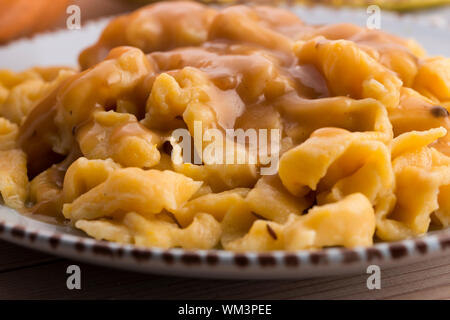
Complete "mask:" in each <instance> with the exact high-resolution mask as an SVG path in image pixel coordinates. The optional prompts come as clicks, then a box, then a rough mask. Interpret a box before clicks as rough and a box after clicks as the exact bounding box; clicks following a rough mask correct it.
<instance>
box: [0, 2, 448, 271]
mask: <svg viewBox="0 0 450 320" xmlns="http://www.w3.org/2000/svg"><path fill="white" fill-rule="evenodd" d="M339 12H340V13H339V14H336V13H335V9H325V8H322V7H317V8H303V7H300V6H294V7H288V8H274V7H266V6H245V5H240V6H229V7H220V8H219V7H211V6H206V5H202V4H197V3H194V2H161V3H157V4H152V5H149V6H146V7H143V8H141V9H139V10H137V11H135V12H133V13H130V14H128V15H123V16H119V17H113V18H111V19H109V20H108V21H102V22H99V23H94V25H91V26H90V27H86V30H87V31H85V32H86V33H89V36H86V37H85V38H86V39H91V38H92V42H94V44H92V43H86V44H83V47H82V48H80V50H79V51H80V53H79V55H78V51H76V50H73V49H71V50H72V51H76V52H75V53H74V54H76V56H78V60H77V61H78V62H77V63H75V62H74V61H72V58H73V57H72V56H69V57H66V56H63V57H62V59H63V60H64V59H67V60H68V61H67V63H64V64H66V65H67V66H64V67H62V66H45V65H42V64H40V63H39V61H40V60H39V57H37V58H36V57H35V60H36V61H34V60H33V59H32V58H31V60H27V62H26V63H30V61H32V62H33V63H34V64H35V65H37V66H36V67H31V68H26V69H25V70H20V71H17V70H16V71H11V70H6V69H4V70H0V128H1V130H0V193H1V195H2V200H3V203H4V205H2V206H1V207H0V237H1V238H2V239H6V240H8V241H13V242H15V243H18V244H21V245H24V246H28V247H31V248H35V249H39V250H43V251H47V252H50V253H52V254H56V255H61V256H65V257H70V258H74V259H80V260H84V261H89V262H93V263H98V264H102V265H108V266H112V267H117V268H124V269H130V270H137V271H142V272H152V273H164V274H173V275H183V276H185V275H189V276H200V277H229V278H263V279H271V278H303V277H310V276H319V275H329V274H338V273H345V272H356V271H357V270H363V268H365V267H367V266H368V265H371V264H377V265H383V266H385V265H386V266H387V265H390V264H399V263H406V262H409V261H412V260H417V259H426V258H428V257H430V256H432V255H443V254H448V252H449V251H448V249H449V248H450V232H449V229H447V227H448V226H449V224H450V132H448V130H450V118H449V110H450V58H446V57H444V55H447V56H450V48H447V47H445V45H448V44H446V43H447V42H448V41H446V40H448V34H449V32H450V29H449V28H446V27H442V28H437V27H436V26H432V25H431V24H430V25H427V24H426V23H424V24H422V25H421V24H417V23H415V22H411V21H409V20H405V19H402V17H398V16H395V15H391V14H388V13H386V18H383V19H385V20H382V21H384V22H383V23H385V24H386V26H387V29H388V30H389V31H391V30H390V29H389V26H391V27H390V28H391V29H392V28H393V27H392V26H394V31H395V30H397V31H399V33H400V35H401V36H398V35H393V34H391V33H389V32H387V31H384V30H383V29H382V30H378V29H369V28H366V27H361V26H358V25H356V24H352V23H349V22H356V21H355V20H357V21H358V19H360V18H361V11H358V10H343V11H339ZM363 14H365V12H363ZM303 17H304V19H305V21H307V22H308V23H307V22H305V21H304V20H302V19H301V18H303ZM383 17H384V16H383ZM308 18H309V21H308ZM318 18H321V19H324V20H327V21H328V23H327V24H323V21H317V19H318ZM339 19H342V20H343V21H338V20H339ZM352 19H353V20H352ZM319 20H320V19H319ZM412 25H414V26H416V27H415V28H413V29H411V26H412ZM92 30H94V32H93V31H92ZM79 32H81V33H79V34H78V37H79V35H80V34H81V35H83V30H81V31H79ZM66 33H67V35H66ZM430 34H431V35H432V36H431V37H430ZM66 36H67V39H70V37H71V36H73V34H72V35H69V32H68V31H63V32H62V33H61V34H60V35H59V36H58V37H55V39H58V40H57V41H58V43H59V45H62V46H64V45H63V44H62V43H61V41H62V42H64V37H66ZM43 37H47V38H46V40H45V41H44V40H42V41H43V42H42V43H41V44H40V45H41V46H44V47H45V48H49V46H48V43H49V42H48V41H49V37H51V35H45V36H43ZM412 37H414V38H416V39H417V40H418V41H416V40H413V39H412ZM38 38H39V37H37V38H36V39H32V40H27V41H25V43H16V44H14V43H13V44H12V46H11V47H9V48H6V49H4V50H3V49H0V60H1V61H3V63H5V62H4V61H12V60H14V57H15V56H16V55H14V54H13V53H14V50H16V51H17V50H20V51H21V53H23V52H24V48H25V47H26V46H31V47H32V46H39V39H38ZM82 38H83V37H82ZM430 38H432V39H433V41H434V43H435V45H434V46H431V45H429V43H427V48H426V49H427V51H426V50H425V49H424V48H423V47H422V46H421V45H420V44H419V42H420V40H421V39H430ZM67 39H66V40H65V41H68V40H67ZM88 42H91V41H90V40H89V41H88ZM43 43H45V45H43ZM58 43H54V44H53V45H54V46H53V47H52V50H53V49H54V48H56V46H57V45H58ZM441 45H442V46H441ZM31 47H30V48H31ZM45 48H44V49H45ZM2 50H3V52H2ZM440 50H441V51H440ZM427 52H431V53H427ZM55 56H57V54H55ZM55 61H58V64H60V62H61V55H60V56H58V57H57V58H56V60H55ZM63 62H64V61H63ZM15 63H17V61H15ZM2 67H3V65H2ZM6 67H8V66H5V68H6Z"/></svg>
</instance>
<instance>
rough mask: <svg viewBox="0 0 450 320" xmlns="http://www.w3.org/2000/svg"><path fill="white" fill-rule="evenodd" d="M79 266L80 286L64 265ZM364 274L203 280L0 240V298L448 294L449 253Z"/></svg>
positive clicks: (420, 296) (441, 296) (438, 296)
mask: <svg viewBox="0 0 450 320" xmlns="http://www.w3.org/2000/svg"><path fill="white" fill-rule="evenodd" d="M72 264H76V265H78V266H80V268H81V290H68V289H67V287H66V280H67V276H68V275H67V274H66V270H67V267H68V266H69V265H72ZM367 277H368V275H367V274H362V275H354V276H339V277H325V278H317V279H309V280H297V281H293V280H286V281H281V280H277V281H267V280H266V281H233V280H204V279H188V278H177V277H166V276H159V275H145V274H139V273H132V272H126V271H120V270H114V269H109V268H104V267H100V266H93V265H89V264H85V263H79V262H75V261H70V260H66V259H62V258H58V257H53V256H50V255H46V254H42V253H39V252H36V251H32V250H28V249H25V248H22V247H19V246H16V245H13V244H10V243H7V242H4V241H1V240H0V299H450V255H447V256H445V257H439V258H434V259H431V260H428V261H425V262H420V263H414V264H411V265H408V266H402V267H393V268H389V269H382V270H381V289H380V290H368V289H367V286H366V281H367Z"/></svg>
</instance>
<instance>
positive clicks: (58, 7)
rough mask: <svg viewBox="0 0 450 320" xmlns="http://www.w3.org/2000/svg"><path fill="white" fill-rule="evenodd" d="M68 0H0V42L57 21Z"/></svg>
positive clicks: (24, 34)
mask: <svg viewBox="0 0 450 320" xmlns="http://www.w3.org/2000/svg"><path fill="white" fill-rule="evenodd" d="M68 2H69V1H68V0H0V43H5V42H8V41H10V40H12V39H15V38H19V37H24V36H29V35H32V34H34V33H36V32H39V31H42V30H45V29H47V28H49V27H52V26H53V25H55V24H56V23H59V22H60V21H61V19H63V15H64V13H65V11H66V8H67V5H68Z"/></svg>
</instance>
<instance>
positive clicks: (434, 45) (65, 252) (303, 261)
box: [0, 7, 450, 279]
mask: <svg viewBox="0 0 450 320" xmlns="http://www.w3.org/2000/svg"><path fill="white" fill-rule="evenodd" d="M291 10H293V11H294V12H295V13H296V14H298V15H299V16H300V17H301V18H302V19H303V20H305V21H306V22H309V23H336V22H352V23H356V24H359V25H365V23H366V19H367V14H366V12H365V10H353V9H352V10H350V9H345V10H335V9H329V8H324V7H313V8H302V7H294V8H291ZM449 21H450V8H447V9H440V10H438V11H434V12H430V13H427V14H424V15H421V16H420V17H418V16H415V15H403V16H398V15H396V14H394V13H382V16H381V27H382V29H383V30H385V31H388V32H391V33H394V34H397V35H400V36H402V37H412V38H415V39H417V40H418V41H419V42H420V43H421V44H422V45H423V46H424V47H425V48H426V49H427V50H428V52H429V53H431V54H434V55H446V56H450V41H448V40H449V34H450V24H448V22H449ZM106 22H107V21H106V20H102V21H98V22H95V23H91V24H88V25H87V26H85V27H83V28H82V29H81V30H76V31H69V30H67V31H60V32H57V33H52V34H46V35H42V36H38V37H35V38H33V39H31V40H21V41H18V42H15V43H13V44H11V45H9V46H7V47H4V48H1V49H0V68H9V69H14V70H23V69H25V68H28V67H31V66H34V65H55V64H57V65H73V66H75V65H76V58H77V55H78V52H79V51H80V50H81V49H83V48H84V47H86V46H87V45H89V44H90V43H92V42H94V41H95V40H96V39H97V37H98V35H99V34H100V32H101V30H102V28H103V27H104V26H105V24H106ZM0 238H2V239H5V240H7V241H11V242H14V243H17V244H19V245H23V246H26V247H30V248H34V249H37V250H41V251H45V252H49V253H52V254H55V255H60V256H64V257H68V258H72V259H75V260H83V261H87V262H92V263H96V264H100V265H107V266H112V267H116V268H123V269H128V270H136V271H141V272H149V273H161V274H171V275H178V276H198V277H209V278H245V279H250V278H259V279H276V278H278V279H279V278H297V279H298V278H306V277H311V276H322V275H331V274H343V273H353V272H363V271H364V270H365V268H366V267H367V266H368V265H370V264H377V265H379V266H387V265H393V264H395V265H398V264H404V263H409V262H412V261H417V260H422V259H428V258H430V257H431V256H435V255H444V254H449V253H450V230H449V229H447V230H443V231H436V232H431V233H428V234H427V235H425V236H423V237H421V238H416V239H410V240H405V241H400V242H393V243H379V244H376V245H374V246H373V247H371V248H355V249H338V248H332V249H326V250H320V251H314V252H309V251H299V252H294V253H287V252H281V251H280V252H270V253H252V252H248V253H239V254H237V253H232V252H226V251H218V250H194V251H188V250H183V249H171V250H162V249H157V248H145V249H144V248H139V247H135V246H133V245H120V244H116V243H108V242H103V241H96V240H94V239H91V238H88V237H86V235H84V234H83V233H82V232H80V231H78V230H75V229H72V228H71V227H68V226H61V225H54V224H50V223H46V222H43V221H39V220H36V219H34V218H30V217H28V216H23V215H21V214H19V213H18V212H16V211H14V210H12V209H9V208H7V207H4V206H0Z"/></svg>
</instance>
